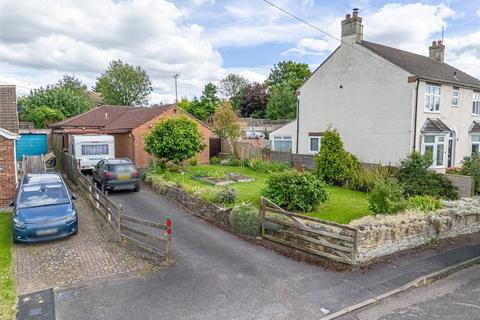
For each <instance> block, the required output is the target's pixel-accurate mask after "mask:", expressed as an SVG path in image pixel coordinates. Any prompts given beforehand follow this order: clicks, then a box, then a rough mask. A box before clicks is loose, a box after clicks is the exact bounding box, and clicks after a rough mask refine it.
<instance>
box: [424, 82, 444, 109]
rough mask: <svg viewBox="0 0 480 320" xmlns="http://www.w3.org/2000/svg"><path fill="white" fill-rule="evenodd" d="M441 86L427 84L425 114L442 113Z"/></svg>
mask: <svg viewBox="0 0 480 320" xmlns="http://www.w3.org/2000/svg"><path fill="white" fill-rule="evenodd" d="M440 96H441V86H440V85H439V84H433V83H427V84H426V85H425V112H428V113H439V112H440Z"/></svg>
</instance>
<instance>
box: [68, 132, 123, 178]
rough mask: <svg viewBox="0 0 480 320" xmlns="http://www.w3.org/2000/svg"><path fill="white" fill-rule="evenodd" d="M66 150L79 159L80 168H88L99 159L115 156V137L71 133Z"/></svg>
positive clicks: (93, 165) (91, 167)
mask: <svg viewBox="0 0 480 320" xmlns="http://www.w3.org/2000/svg"><path fill="white" fill-rule="evenodd" d="M68 151H69V152H70V154H71V155H72V156H73V157H74V158H75V159H76V160H80V169H81V170H90V169H93V168H94V167H95V166H96V165H97V163H98V162H99V161H100V160H104V159H113V158H115V139H114V137H113V136H109V135H106V134H84V135H72V136H70V146H69V148H68Z"/></svg>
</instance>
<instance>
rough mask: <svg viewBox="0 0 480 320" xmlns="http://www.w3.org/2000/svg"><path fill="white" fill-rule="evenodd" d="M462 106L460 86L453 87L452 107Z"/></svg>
mask: <svg viewBox="0 0 480 320" xmlns="http://www.w3.org/2000/svg"><path fill="white" fill-rule="evenodd" d="M459 106H460V88H458V87H453V90H452V107H459Z"/></svg>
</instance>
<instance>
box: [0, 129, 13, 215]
mask: <svg viewBox="0 0 480 320" xmlns="http://www.w3.org/2000/svg"><path fill="white" fill-rule="evenodd" d="M15 171H16V168H15V140H8V139H5V138H4V137H2V136H0V207H7V206H8V205H9V204H10V202H12V200H13V199H14V197H15V189H16V180H15Z"/></svg>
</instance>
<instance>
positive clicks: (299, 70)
mask: <svg viewBox="0 0 480 320" xmlns="http://www.w3.org/2000/svg"><path fill="white" fill-rule="evenodd" d="M310 74H311V72H310V68H309V67H308V64H306V63H297V62H293V61H291V60H289V61H281V62H279V63H278V64H275V65H274V66H273V68H272V70H270V75H269V76H268V78H267V81H266V83H267V85H268V87H269V88H270V89H272V88H274V87H276V86H279V85H284V84H288V85H289V86H290V88H292V90H293V91H296V90H297V89H298V88H300V86H301V85H302V83H303V82H304V81H305V79H306V78H308V77H309V76H310Z"/></svg>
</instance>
